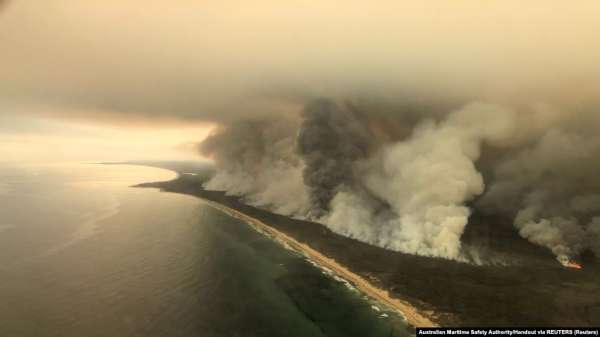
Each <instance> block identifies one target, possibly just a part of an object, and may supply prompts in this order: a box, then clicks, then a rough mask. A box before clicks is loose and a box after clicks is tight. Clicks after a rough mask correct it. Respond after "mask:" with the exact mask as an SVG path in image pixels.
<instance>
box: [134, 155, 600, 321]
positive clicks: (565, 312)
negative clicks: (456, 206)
mask: <svg viewBox="0 0 600 337" xmlns="http://www.w3.org/2000/svg"><path fill="white" fill-rule="evenodd" d="M136 164H138V165H144V166H153V167H159V168H165V169H169V170H171V171H175V172H176V173H178V177H177V178H176V179H174V180H170V181H161V182H147V183H141V184H137V185H135V187H142V188H143V187H146V188H157V189H159V190H161V191H163V192H170V193H177V194H184V195H190V196H194V197H197V198H199V199H201V200H202V201H203V202H205V203H206V204H207V206H214V207H215V208H218V209H219V210H222V211H224V212H226V213H227V214H229V215H232V216H235V217H237V218H239V219H241V220H242V221H246V222H247V223H248V224H249V225H251V226H252V227H253V228H254V229H256V230H257V231H262V232H263V233H264V234H265V235H267V236H271V238H270V239H273V240H274V241H276V242H279V243H280V244H282V245H284V246H288V247H287V248H290V249H292V250H294V251H296V252H297V253H299V254H303V255H304V257H306V258H307V259H308V260H309V261H311V262H312V263H315V264H317V267H322V268H323V269H329V270H331V271H332V272H333V273H332V276H334V277H335V276H339V277H342V278H344V279H345V280H347V281H348V282H349V283H351V284H353V286H354V287H355V288H356V290H358V291H360V292H361V293H363V294H365V295H368V297H370V298H371V299H373V300H375V301H376V302H379V303H380V304H382V305H385V306H386V307H388V308H389V309H390V310H392V311H397V312H399V313H400V314H401V315H402V316H404V318H405V320H406V322H407V323H408V324H410V325H413V326H416V327H420V326H436V325H437V326H444V327H460V326H596V325H597V324H598V322H600V321H599V319H600V285H599V284H598V282H597V279H598V277H599V276H600V265H598V264H593V263H589V264H587V265H586V267H585V268H584V269H582V270H577V272H573V270H570V269H569V270H567V268H564V267H562V266H560V265H559V264H557V263H556V262H555V260H554V259H553V258H552V259H550V258H547V256H546V255H543V256H542V255H540V254H537V253H536V250H535V249H533V248H532V249H533V250H532V249H529V248H531V246H530V245H526V247H524V246H523V242H522V241H519V240H520V239H519V238H516V237H515V236H514V235H512V234H513V232H512V230H511V231H510V235H512V236H507V235H506V234H507V233H506V232H505V231H503V227H502V226H498V225H499V222H498V221H497V219H494V218H485V217H481V215H480V216H478V217H477V216H476V217H473V219H472V222H471V223H470V225H469V226H471V227H467V229H468V230H469V229H470V231H471V232H470V236H471V240H473V239H479V240H482V242H484V243H486V244H487V245H491V247H494V248H495V249H500V251H507V252H513V251H514V250H515V247H516V248H518V249H520V250H518V251H517V253H518V256H519V257H522V258H523V259H524V260H523V262H524V263H522V264H517V265H511V266H506V265H471V264H466V263H460V262H456V261H451V260H447V259H441V258H432V257H425V256H419V255H413V254H406V253H402V252H397V251H391V250H387V249H384V248H381V247H378V246H373V245H369V244H367V243H364V242H362V241H359V240H356V239H353V238H349V237H345V236H342V235H340V234H337V233H335V232H333V231H332V230H331V229H329V228H328V227H327V226H323V225H321V224H318V223H315V222H310V221H306V220H301V219H295V218H290V217H286V216H283V215H280V214H276V213H272V212H269V211H267V210H263V209H260V208H257V207H254V206H250V205H248V204H245V203H244V202H243V200H242V199H241V198H239V197H235V196H229V195H227V194H226V193H225V192H220V191H209V190H205V189H204V188H203V186H202V184H203V182H204V181H206V179H209V178H210V176H211V175H212V171H211V169H210V168H207V167H204V168H203V167H198V165H195V166H196V168H195V169H194V164H185V165H184V164H173V163H166V164H163V163H153V162H145V163H136ZM187 172H192V173H194V174H186V173H187ZM132 187H133V186H132ZM492 233H493V234H494V235H495V236H497V237H501V238H503V241H489V237H490V235H491V234H492ZM467 234H468V233H467ZM466 237H468V236H466ZM519 244H520V245H519ZM534 248H535V247H534ZM539 284H544V285H545V286H544V287H542V288H540V287H539V286H538V285H539ZM490 304H493V305H490Z"/></svg>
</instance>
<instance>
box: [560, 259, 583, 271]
mask: <svg viewBox="0 0 600 337" xmlns="http://www.w3.org/2000/svg"><path fill="white" fill-rule="evenodd" d="M564 266H565V267H567V268H574V269H583V266H582V265H580V264H579V263H577V262H575V261H568V262H567V263H565V264H564Z"/></svg>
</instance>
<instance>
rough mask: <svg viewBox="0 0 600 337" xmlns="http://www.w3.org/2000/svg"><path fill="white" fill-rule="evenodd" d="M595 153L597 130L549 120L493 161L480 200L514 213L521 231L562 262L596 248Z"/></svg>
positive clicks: (599, 140)
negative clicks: (521, 144) (528, 142)
mask: <svg viewBox="0 0 600 337" xmlns="http://www.w3.org/2000/svg"><path fill="white" fill-rule="evenodd" d="M580 117H584V116H580ZM565 126H566V129H565ZM599 158H600V137H599V136H598V135H597V134H596V131H595V130H592V131H591V132H586V131H585V128H584V127H583V126H582V127H579V128H575V129H570V130H569V125H553V126H552V128H551V129H549V130H548V131H547V132H544V133H543V135H541V137H540V138H539V139H536V140H535V142H534V143H533V144H531V145H529V146H526V147H525V148H522V149H519V150H518V151H516V153H515V154H514V155H511V156H510V157H508V158H507V159H506V160H504V161H503V162H501V163H500V164H499V165H498V166H497V167H496V169H495V172H494V176H493V181H492V183H491V186H490V188H489V191H488V193H487V194H486V196H485V198H483V200H482V204H483V205H484V206H487V207H491V208H494V209H495V210H497V211H500V212H501V213H503V214H514V224H515V226H516V228H517V229H518V230H519V233H520V234H521V235H522V236H523V237H524V238H527V239H528V240H530V241H531V242H533V243H536V244H539V245H542V246H544V247H547V248H549V249H550V250H552V252H553V253H554V254H555V255H556V256H557V258H558V259H559V261H561V262H565V261H568V259H569V258H570V257H572V256H576V255H578V254H580V253H582V252H583V251H584V250H586V249H591V250H593V251H595V252H596V254H598V253H599V252H600V250H599V248H600V236H598V234H599V232H600V227H599V223H600V222H599V221H598V220H599V218H598V217H597V216H598V215H600V194H599V192H600V179H599V177H598V172H600V160H599Z"/></svg>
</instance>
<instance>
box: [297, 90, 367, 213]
mask: <svg viewBox="0 0 600 337" xmlns="http://www.w3.org/2000/svg"><path fill="white" fill-rule="evenodd" d="M302 117H303V119H304V120H303V122H302V125H301V126H300V131H299V133H298V138H297V148H298V153H299V154H300V155H301V156H302V157H303V159H304V163H305V165H306V166H305V168H304V171H303V179H304V183H305V185H306V186H307V187H308V189H309V193H310V201H311V204H312V210H311V214H310V216H311V217H317V218H318V217H320V216H322V215H324V214H325V213H326V212H327V211H328V210H329V203H330V202H331V200H332V199H333V197H334V196H335V194H336V193H337V191H338V190H339V188H340V187H341V186H343V185H352V182H353V177H354V174H353V169H352V163H353V162H354V161H355V160H357V159H359V158H362V157H365V156H366V155H367V151H368V148H369V144H368V133H369V132H368V129H367V128H366V127H365V125H364V124H362V123H360V121H359V119H358V117H359V116H357V112H355V111H351V110H349V109H345V108H342V107H340V106H338V105H337V104H336V103H335V102H333V101H332V100H329V99H325V98H319V99H316V100H314V101H312V102H310V103H308V104H307V105H306V106H305V107H304V110H303V111H302Z"/></svg>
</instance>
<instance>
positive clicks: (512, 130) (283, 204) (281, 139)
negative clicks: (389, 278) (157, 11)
mask: <svg viewBox="0 0 600 337" xmlns="http://www.w3.org/2000/svg"><path fill="white" fill-rule="evenodd" d="M370 111H371V110H369V106H361V107H360V108H357V107H356V106H354V105H352V104H349V103H338V102H337V101H333V100H329V99H316V100H313V101H310V102H308V103H307V104H306V106H305V107H304V108H302V109H300V111H298V115H297V116H298V117H299V119H294V118H288V119H279V120H276V119H273V120H263V121H260V122H259V121H247V122H238V123H234V124H231V125H229V126H226V127H224V128H222V129H220V130H219V131H217V132H216V133H215V134H214V135H213V136H212V137H210V138H209V139H207V140H206V141H205V142H204V143H203V146H202V148H203V151H204V153H209V154H213V155H214V158H215V160H216V162H217V164H218V165H219V166H220V167H221V169H220V170H219V173H217V175H216V176H215V177H214V178H213V179H212V180H210V181H209V182H208V183H207V184H206V187H207V188H209V189H220V190H226V191H228V192H229V193H230V194H234V195H239V196H243V197H244V198H245V199H246V200H247V201H248V202H250V203H252V204H254V205H258V206H262V207H266V208H269V209H272V210H274V211H276V212H279V213H282V214H287V215H294V216H299V217H303V218H309V219H312V220H315V221H319V222H322V223H324V224H326V225H327V226H329V227H330V228H331V229H333V230H334V231H336V232H338V233H341V234H343V235H346V236H350V237H353V238H356V239H359V240H361V241H365V242H368V243H372V244H376V245H379V246H382V247H385V248H388V249H393V250H397V251H402V252H407V253H413V254H419V255H426V256H436V257H444V258H449V259H457V260H468V258H467V257H466V255H465V254H464V252H463V249H462V245H461V236H462V234H463V232H464V230H465V228H466V226H467V224H468V223H469V216H470V214H471V213H472V209H471V208H470V207H477V208H480V209H481V211H482V212H483V213H486V214H490V215H500V216H502V218H504V219H507V221H511V222H513V224H514V226H515V230H517V231H518V232H519V234H520V235H521V236H522V237H523V238H525V239H527V240H529V241H530V242H532V243H534V244H538V245H541V246H544V247H547V248H548V249H549V250H551V251H552V252H553V253H554V254H555V255H556V256H557V258H558V259H559V260H560V261H561V262H563V263H564V262H566V261H567V260H569V259H571V258H574V257H576V256H577V255H578V254H581V253H583V252H584V251H586V250H591V251H593V252H595V253H596V254H598V253H599V250H600V249H599V245H598V242H599V238H600V237H599V234H600V179H599V178H597V172H598V171H599V169H600V160H598V159H597V158H600V137H599V136H597V135H596V132H595V130H596V126H598V125H600V120H599V119H598V118H595V117H594V115H592V114H587V113H586V114H581V115H579V116H570V115H568V114H565V113H562V112H559V111H558V110H556V109H551V108H549V107H548V106H544V105H533V106H525V107H523V106H508V105H499V104H487V103H468V104H465V105H463V106H462V107H460V108H457V109H449V110H447V111H446V112H445V113H439V112H431V110H425V109H424V110H423V112H422V113H421V114H420V115H418V114H415V110H414V109H411V110H407V111H406V112H404V111H403V110H401V109H400V110H397V111H394V112H393V113H381V111H378V112H370ZM415 116H417V117H415ZM390 125H391V126H390ZM398 125H401V126H398ZM386 126H387V127H386ZM406 130H409V132H406ZM485 151H488V153H484V152H485ZM469 205H472V206H469Z"/></svg>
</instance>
